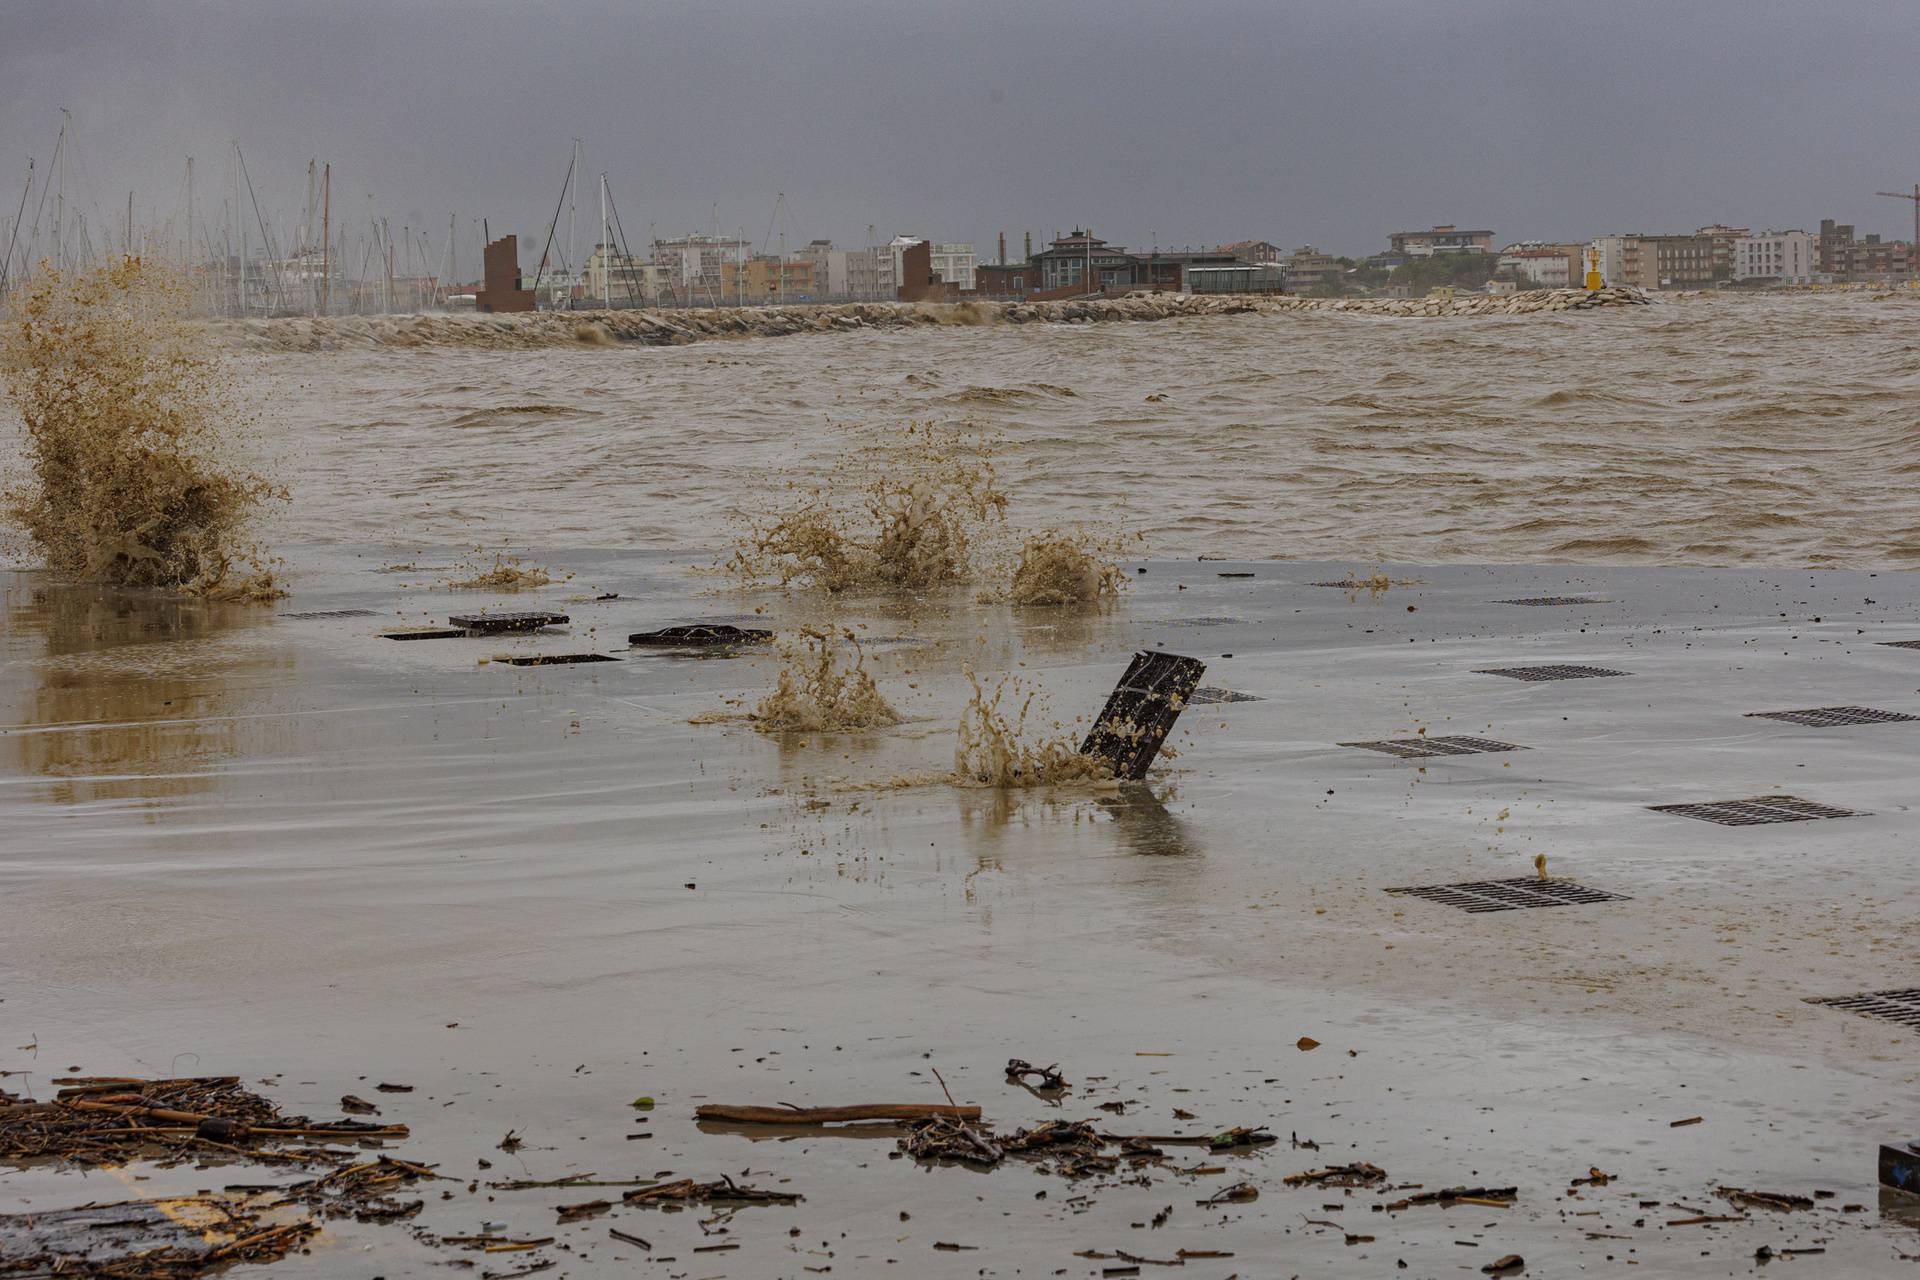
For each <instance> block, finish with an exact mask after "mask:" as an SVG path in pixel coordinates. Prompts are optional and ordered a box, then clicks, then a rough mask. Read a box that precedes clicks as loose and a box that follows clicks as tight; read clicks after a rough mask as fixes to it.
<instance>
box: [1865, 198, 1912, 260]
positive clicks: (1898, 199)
mask: <svg viewBox="0 0 1920 1280" xmlns="http://www.w3.org/2000/svg"><path fill="white" fill-rule="evenodd" d="M1873 194H1875V195H1877V196H1888V197H1890V198H1892V199H1895V200H1911V201H1913V245H1914V248H1915V249H1916V250H1920V183H1915V184H1914V188H1913V194H1912V195H1908V194H1907V193H1906V192H1904V191H1876V192H1874V193H1873Z"/></svg>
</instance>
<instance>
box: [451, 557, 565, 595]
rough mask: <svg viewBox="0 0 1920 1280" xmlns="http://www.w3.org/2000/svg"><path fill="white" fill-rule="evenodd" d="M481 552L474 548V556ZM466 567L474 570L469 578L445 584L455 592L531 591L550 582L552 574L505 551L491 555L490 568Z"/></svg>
mask: <svg viewBox="0 0 1920 1280" xmlns="http://www.w3.org/2000/svg"><path fill="white" fill-rule="evenodd" d="M480 550H481V549H480V548H479V547H475V548H474V552H475V553H476V554H478V553H480ZM467 568H469V569H471V570H473V576H472V577H470V578H461V579H457V580H449V581H448V583H447V585H448V586H449V587H451V588H453V589H454V590H456V591H469V590H471V591H530V590H532V589H533V588H534V587H544V586H546V585H547V584H548V583H549V582H552V581H553V575H552V574H551V573H549V572H548V571H547V570H545V569H543V568H541V567H540V566H539V565H537V564H528V563H527V562H526V561H524V560H521V559H519V558H518V557H515V556H510V555H507V554H505V553H504V552H496V553H494V557H493V566H492V567H491V568H476V567H475V566H473V565H468V566H467Z"/></svg>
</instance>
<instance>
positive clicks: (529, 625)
mask: <svg viewBox="0 0 1920 1280" xmlns="http://www.w3.org/2000/svg"><path fill="white" fill-rule="evenodd" d="M447 621H448V622H451V623H452V624H453V625H454V626H456V627H465V628H466V629H467V630H469V631H477V632H479V633H480V634H481V635H493V634H495V633H497V632H501V631H538V630H539V629H540V628H542V627H557V626H559V625H560V624H561V623H563V622H566V621H568V618H567V615H566V614H564V613H461V614H455V615H454V616H453V617H451V618H448V619H447Z"/></svg>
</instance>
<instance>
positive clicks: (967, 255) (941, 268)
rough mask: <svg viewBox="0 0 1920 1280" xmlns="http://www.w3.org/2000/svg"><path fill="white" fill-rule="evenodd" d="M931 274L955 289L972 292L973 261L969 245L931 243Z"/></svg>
mask: <svg viewBox="0 0 1920 1280" xmlns="http://www.w3.org/2000/svg"><path fill="white" fill-rule="evenodd" d="M932 257H933V274H935V275H937V276H939V277H940V278H941V279H942V280H944V281H946V282H947V283H948V284H950V285H952V286H954V287H955V288H956V289H960V290H963V291H965V292H968V293H971V292H973V268H974V264H975V259H974V255H973V246H972V245H971V244H941V243H940V242H939V241H937V240H936V241H935V242H934V243H933V248H932Z"/></svg>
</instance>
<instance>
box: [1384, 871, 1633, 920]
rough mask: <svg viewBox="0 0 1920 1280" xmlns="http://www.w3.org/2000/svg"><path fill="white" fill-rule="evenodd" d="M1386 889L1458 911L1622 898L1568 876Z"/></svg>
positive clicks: (1510, 909)
mask: <svg viewBox="0 0 1920 1280" xmlns="http://www.w3.org/2000/svg"><path fill="white" fill-rule="evenodd" d="M1387 892H1388V893H1398V894H1404V895H1406V896H1407V897H1410V898H1425V899H1426V900H1427V901H1428V902H1440V903H1445V904H1446V905H1447V906H1449V907H1458V908H1460V909H1461V910H1462V911H1475V912H1478V911H1517V910H1519V909H1520V908H1522V907H1572V906H1579V905H1581V904H1584V903H1589V902H1626V901H1628V898H1627V896H1626V895H1625V894H1623V893H1603V892H1601V891H1600V890H1598V889H1589V888H1587V887H1586V886H1585V885H1580V884H1575V883H1573V882H1572V881H1571V880H1540V879H1533V880H1524V879H1522V880H1469V881H1467V882H1466V883H1465V884H1423V885H1415V886H1412V887H1410V888H1402V889H1389V890H1387Z"/></svg>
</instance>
